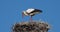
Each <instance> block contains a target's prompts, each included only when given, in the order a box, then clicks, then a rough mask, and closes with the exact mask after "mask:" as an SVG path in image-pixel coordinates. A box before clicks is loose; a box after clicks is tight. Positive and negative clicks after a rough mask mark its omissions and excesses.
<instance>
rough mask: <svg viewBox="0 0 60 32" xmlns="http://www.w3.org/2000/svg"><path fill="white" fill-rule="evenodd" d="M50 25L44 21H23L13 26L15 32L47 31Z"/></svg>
mask: <svg viewBox="0 0 60 32" xmlns="http://www.w3.org/2000/svg"><path fill="white" fill-rule="evenodd" d="M49 28H50V27H49V25H48V24H46V23H43V22H23V23H16V24H15V25H14V26H13V32H47V31H48V30H49Z"/></svg>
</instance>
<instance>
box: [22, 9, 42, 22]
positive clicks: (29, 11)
mask: <svg viewBox="0 0 60 32" xmlns="http://www.w3.org/2000/svg"><path fill="white" fill-rule="evenodd" d="M39 13H42V11H41V10H39V9H33V8H30V9H27V10H26V11H23V12H22V17H24V16H30V20H31V21H32V16H34V15H36V14H39Z"/></svg>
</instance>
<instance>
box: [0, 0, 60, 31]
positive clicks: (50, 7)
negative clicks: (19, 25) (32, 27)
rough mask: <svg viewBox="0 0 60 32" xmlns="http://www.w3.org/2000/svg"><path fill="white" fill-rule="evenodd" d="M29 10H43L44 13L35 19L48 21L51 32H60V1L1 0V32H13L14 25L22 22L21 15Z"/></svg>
mask: <svg viewBox="0 0 60 32" xmlns="http://www.w3.org/2000/svg"><path fill="white" fill-rule="evenodd" d="M28 8H37V9H41V10H42V11H43V13H42V14H38V15H35V16H34V17H33V19H34V20H39V19H42V20H43V21H47V22H48V23H49V24H50V25H51V30H49V32H60V31H59V30H60V25H59V24H60V22H59V21H60V0H0V32H11V27H12V25H13V24H14V23H16V22H21V21H22V16H21V13H22V11H23V10H26V9H28ZM26 18H27V19H26ZM24 20H25V21H26V20H29V17H25V18H24Z"/></svg>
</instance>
